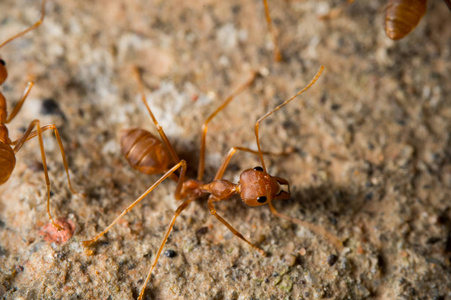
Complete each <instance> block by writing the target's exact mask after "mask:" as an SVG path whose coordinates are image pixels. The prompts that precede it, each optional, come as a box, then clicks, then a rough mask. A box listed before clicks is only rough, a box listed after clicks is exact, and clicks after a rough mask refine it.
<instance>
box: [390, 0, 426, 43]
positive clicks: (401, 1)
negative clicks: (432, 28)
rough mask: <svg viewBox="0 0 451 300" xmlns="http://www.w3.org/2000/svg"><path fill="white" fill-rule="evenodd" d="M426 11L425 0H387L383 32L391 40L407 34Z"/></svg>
mask: <svg viewBox="0 0 451 300" xmlns="http://www.w3.org/2000/svg"><path fill="white" fill-rule="evenodd" d="M425 13H426V0H389V1H388V3H387V10H386V15H385V32H386V33H387V35H388V37H389V38H391V39H392V40H399V39H402V38H403V37H405V36H406V35H407V34H409V33H410V32H411V31H412V30H413V29H414V28H415V27H416V26H417V25H418V23H419V22H420V20H421V18H423V15H424V14H425Z"/></svg>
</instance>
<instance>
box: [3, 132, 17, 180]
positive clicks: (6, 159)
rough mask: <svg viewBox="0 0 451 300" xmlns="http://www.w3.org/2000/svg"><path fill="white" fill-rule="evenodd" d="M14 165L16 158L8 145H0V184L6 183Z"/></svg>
mask: <svg viewBox="0 0 451 300" xmlns="http://www.w3.org/2000/svg"><path fill="white" fill-rule="evenodd" d="M0 129H1V128H0ZM15 165H16V156H15V155H14V150H13V149H12V148H11V146H10V145H7V144H5V143H0V166H2V167H1V168H0V184H3V183H5V182H6V181H8V179H9V176H10V175H11V173H12V171H13V170H14V166H15Z"/></svg>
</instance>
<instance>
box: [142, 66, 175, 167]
mask: <svg viewBox="0 0 451 300" xmlns="http://www.w3.org/2000/svg"><path fill="white" fill-rule="evenodd" d="M133 73H134V74H135V77H136V80H137V81H138V86H139V92H140V93H141V100H142V102H143V103H144V105H145V106H146V108H147V111H148V112H149V115H150V118H151V119H152V121H153V123H154V124H155V127H156V128H157V131H158V133H159V134H160V137H161V139H162V140H163V143H164V144H165V145H166V147H167V148H168V150H169V154H170V155H171V158H172V160H173V162H174V163H178V162H179V161H180V158H179V157H178V155H177V153H176V152H175V150H174V147H173V146H172V144H171V142H169V139H168V137H167V136H166V134H165V133H164V130H163V127H162V126H161V125H160V123H158V121H157V119H156V118H155V116H154V115H153V113H152V110H151V109H150V107H149V104H148V103H147V99H146V95H145V93H144V84H143V81H142V78H141V75H140V72H139V69H138V67H136V66H134V67H133Z"/></svg>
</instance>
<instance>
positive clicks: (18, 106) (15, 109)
mask: <svg viewBox="0 0 451 300" xmlns="http://www.w3.org/2000/svg"><path fill="white" fill-rule="evenodd" d="M33 85H34V82H33V81H29V82H28V85H27V87H26V88H25V90H24V91H23V93H22V97H21V98H20V100H19V102H18V103H17V105H16V106H15V107H14V109H13V111H12V112H11V114H10V115H9V116H8V119H6V121H5V124H8V123H9V122H11V121H12V119H14V117H15V116H16V115H17V113H18V112H19V110H20V109H21V108H22V105H23V103H24V102H25V99H27V97H28V94H30V91H31V88H32V87H33Z"/></svg>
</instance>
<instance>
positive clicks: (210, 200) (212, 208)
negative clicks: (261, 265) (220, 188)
mask: <svg viewBox="0 0 451 300" xmlns="http://www.w3.org/2000/svg"><path fill="white" fill-rule="evenodd" d="M217 201H220V200H218V199H216V198H215V197H214V196H213V195H210V197H208V209H209V210H210V213H211V214H212V215H213V216H215V217H216V219H218V220H219V221H220V222H221V223H222V224H224V225H225V226H226V227H227V228H229V230H230V231H231V232H232V233H233V234H234V235H236V236H237V237H239V238H240V239H242V240H243V241H245V242H246V243H248V244H249V245H250V246H252V248H254V249H255V250H258V251H259V252H260V254H261V255H262V256H266V252H265V250H263V249H261V248H260V247H258V246H256V245H254V244H252V243H251V242H249V241H248V240H247V239H246V238H245V237H244V236H243V235H242V234H241V233H239V232H238V231H237V230H236V229H235V228H233V227H232V225H230V224H229V223H228V222H227V221H226V220H224V219H223V218H222V217H221V216H220V215H218V213H217V212H216V209H215V205H214V203H213V202H217Z"/></svg>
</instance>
